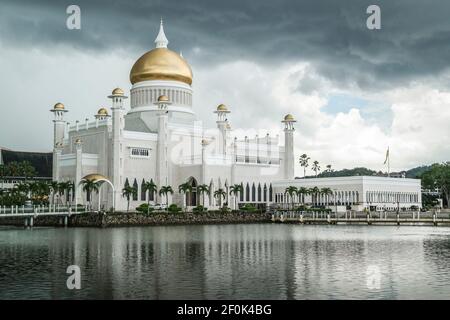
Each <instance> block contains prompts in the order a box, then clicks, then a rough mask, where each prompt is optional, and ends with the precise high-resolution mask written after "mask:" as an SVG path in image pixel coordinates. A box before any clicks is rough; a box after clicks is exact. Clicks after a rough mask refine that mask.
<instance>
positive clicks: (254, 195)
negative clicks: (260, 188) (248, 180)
mask: <svg viewBox="0 0 450 320" xmlns="http://www.w3.org/2000/svg"><path fill="white" fill-rule="evenodd" d="M252 201H253V202H255V201H256V188H255V183H253V185H252Z"/></svg>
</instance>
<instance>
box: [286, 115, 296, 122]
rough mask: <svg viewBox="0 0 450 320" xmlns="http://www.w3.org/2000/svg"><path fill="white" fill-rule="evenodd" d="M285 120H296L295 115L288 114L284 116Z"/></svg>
mask: <svg viewBox="0 0 450 320" xmlns="http://www.w3.org/2000/svg"><path fill="white" fill-rule="evenodd" d="M284 121H295V119H294V117H293V116H292V114H287V115H286V116H285V117H284Z"/></svg>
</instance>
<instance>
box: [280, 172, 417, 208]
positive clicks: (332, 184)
mask: <svg viewBox="0 0 450 320" xmlns="http://www.w3.org/2000/svg"><path fill="white" fill-rule="evenodd" d="M272 186H273V189H274V202H275V203H291V202H292V200H291V198H290V197H289V195H287V194H286V193H285V190H286V188H287V187H289V186H295V187H297V188H301V187H305V188H313V187H318V188H319V189H322V188H330V189H331V190H332V194H330V195H329V196H325V195H319V196H318V197H317V200H315V199H313V196H312V195H308V196H306V199H305V200H306V202H308V203H315V204H317V205H327V204H328V205H329V206H330V207H333V206H336V205H337V206H348V207H350V208H351V209H352V210H357V211H361V210H364V209H365V208H367V209H371V210H396V209H397V208H400V209H403V208H405V209H409V208H411V207H413V206H414V207H419V208H420V207H422V194H421V184H420V179H407V178H404V179H399V178H392V177H389V178H388V177H379V176H352V177H334V178H312V179H295V180H283V181H275V182H273V183H272ZM294 201H295V202H301V201H299V199H298V197H296V198H295V199H294Z"/></svg>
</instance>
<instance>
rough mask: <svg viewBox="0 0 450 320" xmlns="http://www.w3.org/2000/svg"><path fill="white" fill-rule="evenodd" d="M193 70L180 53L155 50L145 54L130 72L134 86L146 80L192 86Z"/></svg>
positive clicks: (165, 49)
mask: <svg viewBox="0 0 450 320" xmlns="http://www.w3.org/2000/svg"><path fill="white" fill-rule="evenodd" d="M192 77H193V76H192V70H191V67H190V66H189V64H188V63H187V62H186V60H184V58H182V57H181V56H180V55H179V54H178V53H176V52H174V51H172V50H169V49H167V48H155V49H153V50H150V51H148V52H147V53H145V54H143V55H142V56H141V57H140V58H139V59H138V60H137V61H136V62H135V63H134V65H133V67H132V68H131V72H130V81H131V83H132V84H135V83H136V82H141V81H146V80H172V81H181V82H184V83H187V84H189V85H191V84H192Z"/></svg>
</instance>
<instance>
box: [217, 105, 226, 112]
mask: <svg viewBox="0 0 450 320" xmlns="http://www.w3.org/2000/svg"><path fill="white" fill-rule="evenodd" d="M217 111H228V108H227V106H226V105H224V104H219V105H218V106H217Z"/></svg>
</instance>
